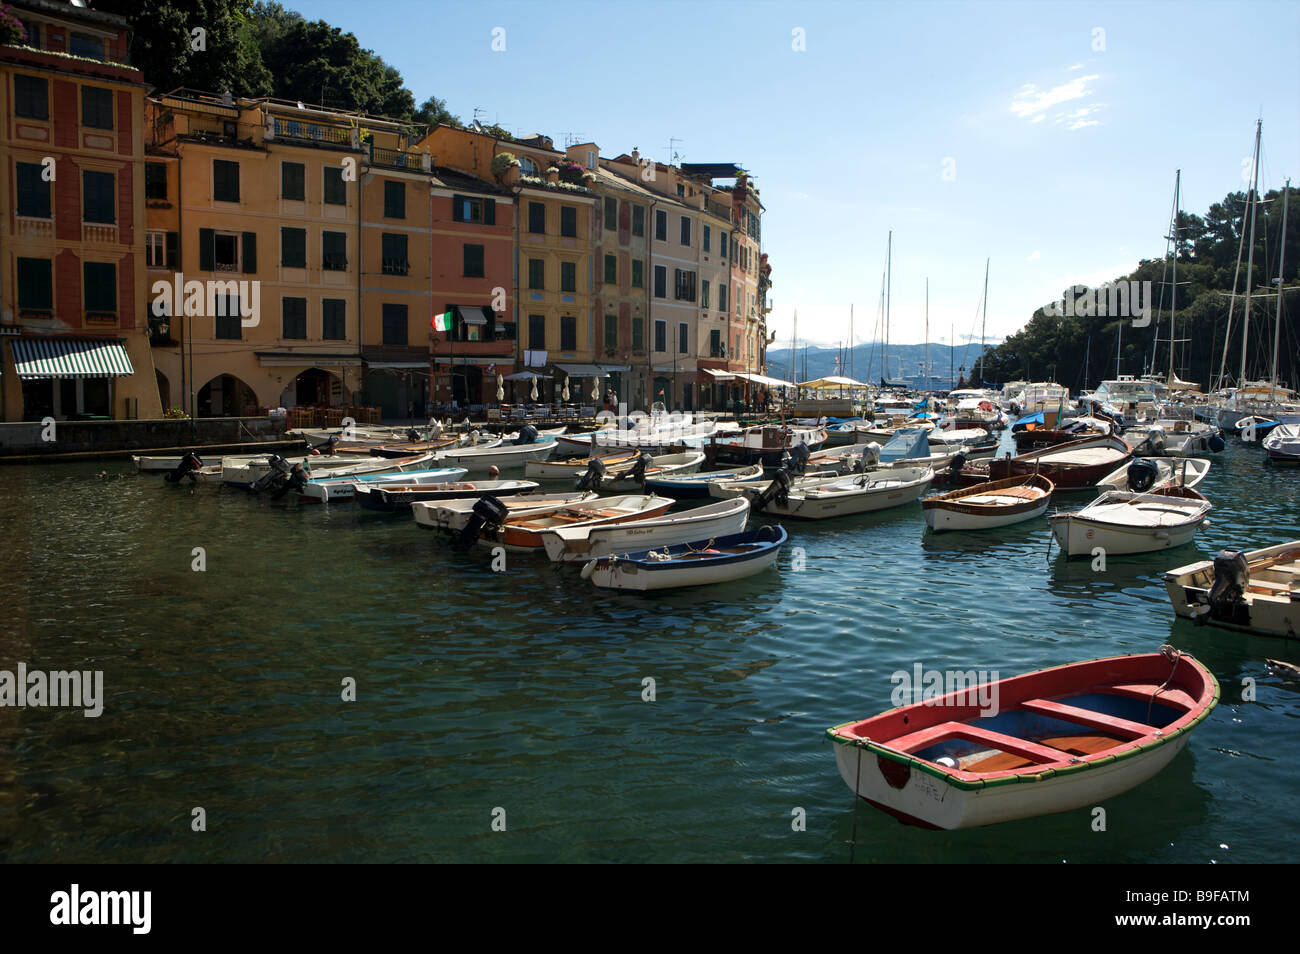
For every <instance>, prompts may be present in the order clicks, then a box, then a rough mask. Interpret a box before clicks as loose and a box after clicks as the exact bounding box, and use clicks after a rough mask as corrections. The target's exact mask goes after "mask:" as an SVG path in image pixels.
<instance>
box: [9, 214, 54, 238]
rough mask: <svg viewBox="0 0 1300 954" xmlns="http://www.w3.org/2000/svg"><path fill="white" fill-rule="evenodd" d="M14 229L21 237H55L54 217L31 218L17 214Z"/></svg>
mask: <svg viewBox="0 0 1300 954" xmlns="http://www.w3.org/2000/svg"><path fill="white" fill-rule="evenodd" d="M14 231H15V232H16V233H17V234H18V237H19V238H29V239H52V238H54V219H52V218H51V219H29V218H26V217H24V216H17V217H15V219H14Z"/></svg>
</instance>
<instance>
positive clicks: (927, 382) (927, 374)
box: [921, 277, 930, 410]
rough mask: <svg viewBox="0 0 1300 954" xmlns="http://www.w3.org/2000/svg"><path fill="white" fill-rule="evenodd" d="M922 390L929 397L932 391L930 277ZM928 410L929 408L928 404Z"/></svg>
mask: <svg viewBox="0 0 1300 954" xmlns="http://www.w3.org/2000/svg"><path fill="white" fill-rule="evenodd" d="M921 390H922V391H925V392H926V396H927V397H929V392H930V279H929V278H928V277H927V278H926V280H925V378H924V380H923V381H922V382H921ZM926 410H929V406H928V405H927V407H926Z"/></svg>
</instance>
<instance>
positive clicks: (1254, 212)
mask: <svg viewBox="0 0 1300 954" xmlns="http://www.w3.org/2000/svg"><path fill="white" fill-rule="evenodd" d="M1263 125H1264V121H1263V120H1262V119H1261V120H1256V122H1255V160H1254V166H1255V169H1254V181H1253V182H1252V184H1251V187H1250V249H1249V251H1248V252H1247V254H1246V307H1245V309H1244V310H1243V311H1242V314H1241V377H1239V378H1238V379H1237V385H1238V386H1240V385H1242V384H1245V383H1246V329H1248V328H1249V327H1250V299H1251V290H1252V288H1253V287H1254V286H1253V285H1252V284H1251V282H1252V278H1251V276H1252V275H1253V273H1254V267H1255V221H1256V220H1257V219H1258V218H1259V132H1260V128H1261V127H1262V126H1263Z"/></svg>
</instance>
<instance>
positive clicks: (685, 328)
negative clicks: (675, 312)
mask: <svg viewBox="0 0 1300 954" xmlns="http://www.w3.org/2000/svg"><path fill="white" fill-rule="evenodd" d="M690 329H691V326H690V325H688V324H687V323H686V322H684V321H679V322H678V323H677V353H678V354H686V353H687V352H688V351H690V350H691V346H690V341H691V330H690Z"/></svg>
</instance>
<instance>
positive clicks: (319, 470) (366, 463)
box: [221, 454, 435, 487]
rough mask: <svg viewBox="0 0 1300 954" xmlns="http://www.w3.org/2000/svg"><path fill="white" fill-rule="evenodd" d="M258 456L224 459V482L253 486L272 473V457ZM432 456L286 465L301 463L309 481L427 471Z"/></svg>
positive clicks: (292, 461)
mask: <svg viewBox="0 0 1300 954" xmlns="http://www.w3.org/2000/svg"><path fill="white" fill-rule="evenodd" d="M274 456H275V455H261V456H258V457H223V458H221V482H222V483H223V484H228V485H230V486H232V487H251V486H252V485H253V484H255V483H257V481H258V480H260V479H261V478H263V477H266V476H267V475H269V474H270V473H271V469H272V464H271V458H272V457H274ZM434 456H435V455H433V454H418V455H415V456H412V457H405V458H387V457H375V458H371V457H365V458H356V457H326V456H319V457H286V458H283V460H284V463H285V464H287V465H289V466H290V467H293V466H294V465H296V464H301V465H302V468H303V471H304V472H305V473H306V476H307V479H308V480H310V479H311V478H312V477H318V476H319V477H350V476H355V475H361V474H379V473H391V472H395V471H412V470H426V469H428V468H429V467H430V466H432V461H433V459H434Z"/></svg>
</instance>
